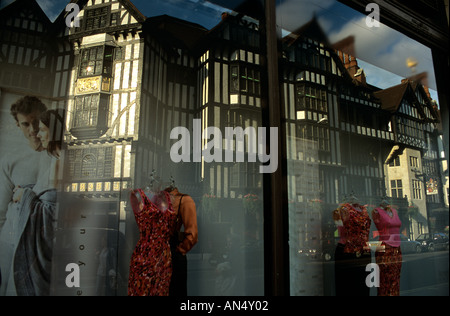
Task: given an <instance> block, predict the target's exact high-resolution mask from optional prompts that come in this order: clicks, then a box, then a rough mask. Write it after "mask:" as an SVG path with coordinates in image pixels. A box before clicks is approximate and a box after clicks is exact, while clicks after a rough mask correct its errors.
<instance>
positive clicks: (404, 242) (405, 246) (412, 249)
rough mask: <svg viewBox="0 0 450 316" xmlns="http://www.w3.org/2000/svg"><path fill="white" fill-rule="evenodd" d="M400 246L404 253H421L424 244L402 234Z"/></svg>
mask: <svg viewBox="0 0 450 316" xmlns="http://www.w3.org/2000/svg"><path fill="white" fill-rule="evenodd" d="M400 247H401V249H402V253H421V252H422V245H421V244H420V242H418V241H415V240H411V239H409V238H408V237H406V236H405V235H400Z"/></svg>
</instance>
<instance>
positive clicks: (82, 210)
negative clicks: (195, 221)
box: [0, 0, 448, 295]
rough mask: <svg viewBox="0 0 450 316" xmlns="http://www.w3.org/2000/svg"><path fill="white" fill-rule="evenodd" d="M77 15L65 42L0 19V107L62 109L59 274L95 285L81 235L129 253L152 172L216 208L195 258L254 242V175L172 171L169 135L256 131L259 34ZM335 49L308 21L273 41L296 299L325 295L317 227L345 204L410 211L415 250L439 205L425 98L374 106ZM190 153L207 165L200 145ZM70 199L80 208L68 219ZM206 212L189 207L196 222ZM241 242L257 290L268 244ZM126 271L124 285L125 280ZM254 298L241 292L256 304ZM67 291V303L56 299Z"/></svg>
mask: <svg viewBox="0 0 450 316" xmlns="http://www.w3.org/2000/svg"><path fill="white" fill-rule="evenodd" d="M74 2H75V3H77V4H79V6H80V8H81V11H80V15H79V17H80V27H76V28H67V27H66V24H65V15H66V13H65V12H63V13H62V14H61V15H60V16H59V17H58V19H57V20H56V21H55V22H54V23H51V22H50V21H48V19H47V18H46V16H45V14H44V13H43V12H42V10H41V9H40V7H39V6H38V5H37V4H36V2H35V1H34V0H33V1H30V0H17V1H16V2H14V4H12V5H11V6H9V7H7V8H5V9H4V10H2V11H0V14H1V16H2V17H4V18H2V19H1V21H0V23H3V24H2V25H1V28H0V37H1V47H0V49H1V50H0V65H1V67H0V87H1V89H2V95H1V98H2V101H3V100H5V99H7V100H10V99H12V96H14V97H15V96H18V95H22V94H26V93H33V94H37V95H39V96H42V97H43V98H44V99H45V100H47V103H49V104H51V105H52V106H53V107H56V106H63V105H65V106H67V109H68V117H67V133H66V155H65V157H66V161H65V162H66V178H65V180H66V182H65V188H64V189H65V195H64V197H67V199H64V200H63V203H62V205H63V206H64V207H65V208H64V209H65V210H66V211H65V212H62V213H61V217H60V226H61V227H60V228H65V229H67V232H70V233H67V234H66V235H64V236H63V237H64V238H60V240H64V242H65V244H64V245H59V246H60V247H62V248H63V250H65V251H67V260H68V262H69V260H70V262H79V261H83V262H84V263H85V264H86V266H85V267H83V269H92V270H89V271H95V269H94V268H92V266H93V265H95V260H94V258H95V257H96V256H95V249H91V248H89V244H88V243H89V242H90V240H92V239H89V238H88V237H89V229H87V230H86V227H88V228H89V227H95V228H97V229H100V230H101V229H113V230H114V231H115V232H119V233H120V234H126V236H127V243H128V244H129V245H132V244H133V242H134V240H133V238H135V233H136V232H135V231H134V230H133V229H134V227H135V223H134V218H133V217H132V214H131V212H128V211H127V201H128V190H129V189H130V188H136V187H145V186H147V185H148V184H149V175H150V173H151V172H152V170H156V173H157V175H158V176H160V177H162V178H163V180H165V181H168V180H169V178H170V176H174V178H175V181H176V183H177V185H178V186H179V188H180V190H181V191H184V192H187V193H189V194H191V195H192V196H193V197H194V198H195V199H196V201H198V202H200V197H201V196H202V195H203V194H205V193H206V194H210V193H211V194H212V195H213V196H214V197H215V198H216V199H217V201H215V202H216V203H214V205H215V206H214V208H216V209H215V210H214V212H215V214H214V216H212V218H214V220H213V221H214V222H215V223H214V225H211V223H207V224H208V225H205V226H207V228H205V230H204V232H205V234H204V235H203V236H204V238H202V240H201V241H200V243H199V245H198V247H197V248H196V249H195V250H196V251H197V250H198V251H205V252H207V251H210V250H211V248H216V249H220V248H222V247H219V246H223V245H226V244H227V243H228V242H229V241H230V240H231V239H232V238H236V235H238V233H239V234H242V235H244V234H243V233H242V231H243V230H244V229H246V227H251V226H252V225H253V224H255V222H256V224H257V226H258V227H257V229H262V219H261V218H262V217H261V214H262V212H263V210H262V209H261V210H260V212H261V214H259V216H255V220H254V222H251V220H249V219H248V218H247V217H246V215H245V212H244V211H243V206H242V205H243V203H242V198H243V197H245V196H246V195H248V194H249V193H254V194H257V195H260V197H262V181H263V177H262V175H261V174H260V173H259V171H258V170H259V163H254V162H244V163H236V162H216V163H206V162H205V161H204V160H200V161H196V162H194V163H192V162H191V163H185V162H182V163H178V164H175V163H172V162H171V160H170V149H171V144H172V143H171V139H170V132H171V130H172V129H173V128H174V127H178V126H181V127H186V128H188V130H189V131H191V135H192V129H193V120H194V119H195V118H200V119H201V120H202V129H204V128H206V127H209V126H214V127H217V128H219V129H220V130H221V131H222V132H223V131H224V128H225V127H233V128H237V127H242V128H244V129H245V128H246V127H255V128H256V127H259V126H261V122H262V120H261V108H262V107H263V105H264V100H263V95H264V94H263V91H262V87H263V86H264V85H263V80H264V79H263V78H264V77H265V75H264V65H263V60H264V58H263V57H264V56H261V51H262V50H261V49H260V40H261V38H260V32H259V25H258V22H257V21H254V20H252V19H250V18H246V17H242V16H240V15H236V16H234V15H231V14H224V15H223V20H222V21H221V22H220V23H219V24H218V25H217V26H216V27H215V28H213V29H212V30H209V31H208V30H206V29H204V28H203V27H201V26H199V25H196V24H193V23H189V22H186V21H182V20H179V19H175V18H171V17H169V16H160V17H154V18H149V19H147V18H145V17H144V16H143V15H142V14H141V13H140V12H139V11H138V10H137V9H136V7H135V6H134V5H133V4H132V3H131V2H130V1H128V0H120V1H119V0H111V1H95V0H89V1H87V0H80V1H74ZM25 3H26V4H25ZM340 44H341V45H336V46H333V48H332V47H331V46H330V45H329V43H328V40H327V38H326V37H325V35H324V34H323V32H322V31H321V29H320V27H319V25H318V23H317V20H315V19H313V20H312V21H311V22H309V23H307V24H306V25H304V26H303V27H302V28H300V29H298V30H296V31H295V32H293V33H291V34H289V35H288V36H286V37H285V38H284V39H283V40H282V51H283V52H282V55H281V58H280V66H281V68H280V69H281V72H282V73H281V76H280V77H281V78H282V82H281V87H280V88H281V91H282V95H283V98H282V100H283V103H282V106H283V113H284V117H283V119H284V124H285V127H286V131H287V135H283V137H285V138H286V140H287V151H286V154H287V166H288V170H287V172H288V174H287V181H288V189H289V207H290V208H289V216H290V217H291V218H290V221H289V222H290V237H291V238H290V245H291V250H292V251H291V274H292V280H295V281H293V282H292V284H293V288H292V294H293V295H297V294H306V295H319V294H323V292H322V287H321V284H322V282H325V281H324V280H322V278H321V276H322V271H321V269H322V267H321V266H320V265H308V264H305V262H307V261H305V260H310V259H311V258H312V257H314V258H320V256H321V255H322V253H324V247H325V245H324V242H328V243H332V242H333V240H332V237H330V235H329V234H328V232H326V231H325V230H326V229H325V226H326V225H327V224H329V222H330V221H331V212H332V211H333V209H334V208H335V207H336V206H337V205H338V204H339V203H340V202H342V201H343V200H345V197H346V196H347V195H349V194H350V193H354V194H355V195H356V196H357V197H358V198H359V199H360V201H361V202H362V203H363V204H369V205H378V203H379V202H380V201H381V199H382V197H383V196H384V195H386V194H388V195H389V196H391V197H392V199H393V201H394V200H395V201H399V202H401V203H403V201H404V197H405V195H407V197H408V200H409V201H410V202H411V203H414V205H416V206H418V210H419V213H418V214H415V217H414V218H413V222H412V226H411V227H410V228H409V227H408V229H409V230H410V233H411V234H412V236H414V237H415V236H417V234H418V233H419V232H420V231H421V230H423V231H426V230H427V225H428V221H429V220H430V218H429V217H428V216H433V209H437V208H438V207H439V205H441V204H440V203H441V198H442V192H440V191H439V190H440V188H441V187H442V186H438V194H437V195H435V194H433V195H428V196H426V200H425V190H424V186H423V185H424V182H425V181H429V179H428V177H429V178H433V179H435V178H436V179H439V177H440V173H439V171H438V170H439V169H438V166H437V163H438V158H439V155H438V151H437V142H435V139H436V137H437V135H436V134H435V128H436V126H435V124H436V117H437V116H436V115H437V113H436V112H435V109H434V107H433V106H432V104H431V103H430V102H429V100H428V98H427V96H426V94H424V89H423V86H422V85H421V84H420V83H418V82H417V81H416V80H414V79H411V80H409V81H405V82H403V83H401V84H400V85H398V86H396V87H393V88H391V89H386V90H381V91H380V90H379V89H377V88H376V87H373V86H370V85H368V84H367V83H366V81H365V75H364V71H363V70H362V69H359V67H358V64H357V61H356V60H355V59H354V58H353V57H352V56H351V54H348V53H344V51H345V50H344V49H342V47H341V46H342V45H343V43H340ZM8 102H9V101H8ZM5 106H6V104H5V103H3V104H2V111H4V108H5ZM193 141H194V140H193ZM199 141H201V146H202V147H201V148H202V149H204V148H205V146H206V143H207V141H206V140H199ZM222 145H223V147H222V148H224V149H229V148H226V145H225V144H222ZM190 146H191V147H193V144H192V143H191V144H190ZM232 146H233V149H234V150H235V151H236V152H237V151H243V152H244V157H245V159H244V160H245V161H248V159H246V158H248V154H249V152H250V151H251V150H254V148H251V147H249V145H248V143H246V142H243V143H239V142H237V141H235V142H234V143H233V144H232ZM191 158H192V157H191ZM191 161H192V159H191ZM399 164H400V165H399ZM411 169H413V170H416V171H417V172H415V171H413V170H411ZM447 172H448V171H447ZM424 177H425V178H424ZM69 198H70V199H69ZM72 198H77V199H79V200H81V202H82V204H81V205H83V207H81V206H80V204H69V203H66V204H67V205H66V204H65V202H66V201H73V200H72ZM258 202H260V201H258ZM204 205H205V204H203V205H202V204H201V203H199V209H198V210H199V218H201V219H203V218H206V216H203V215H205V213H206V207H205V209H202V207H204ZM255 205H258V206H260V205H259V204H257V203H255ZM66 206H67V207H66ZM79 206H80V207H79ZM402 207H404V208H405V209H406V208H407V205H403V204H402ZM427 211H428V212H429V213H427ZM202 212H203V213H202ZM447 214H448V212H447ZM435 217H436V216H435ZM447 217H448V215H447ZM252 219H253V218H252ZM246 221H247V222H246ZM86 225H87V226H86ZM447 225H448V224H447ZM211 227H213V228H211ZM230 227H232V229H230ZM253 228H254V227H252V229H253ZM208 229H209V231H208ZM257 229H256V230H257ZM327 229H328V228H327ZM217 231H220V232H221V233H220V236H217ZM245 233H246V234H245V235H246V236H245V237H242V236H239V237H242V238H243V245H244V246H243V247H242V248H239V249H240V250H242V249H245V253H248V254H251V258H250V257H249V258H247V256H246V255H243V254H242V253H241V254H240V258H239V260H237V262H238V264H239V265H240V266H243V265H244V264H245V265H246V266H250V267H252V268H255V267H256V268H255V269H254V271H253V272H252V273H249V276H248V277H249V278H254V280H256V279H257V280H258V282H262V277H261V276H262V265H263V260H262V259H261V257H260V255H261V253H262V244H261V242H260V241H261V240H260V236H262V234H259V233H254V234H253V236H252V237H248V235H250V234H248V233H249V231H246V232H245ZM252 233H253V231H252ZM227 234H230V236H227ZM97 235H99V234H98V233H96V236H97ZM231 235H233V236H231ZM325 235H326V236H327V237H324V236H325ZM331 235H332V234H331ZM255 236H258V237H255ZM247 237H248V238H247ZM228 238H229V239H228ZM246 238H247V239H246ZM117 240H119V238H117ZM75 242H77V243H78V244H70V243H75ZM69 244H70V247H71V248H69V246H68V245H69ZM211 245H212V247H211ZM64 247H65V248H64ZM208 247H209V248H208ZM92 248H93V247H92ZM73 249H75V250H74V251H69V250H73ZM119 250H120V251H121V252H120V253H119V257H120V258H128V257H129V254H130V251H131V249H130V248H127V247H123V248H121V249H119ZM61 253H63V252H61ZM312 253H314V256H311V254H312ZM65 254H66V253H65V252H64V255H65ZM297 255H298V256H297ZM64 259H66V258H64ZM259 259H261V260H259ZM124 261H125V262H121V263H120V264H119V269H120V265H124V266H125V269H124V270H126V268H127V267H126V264H128V262H127V260H125V259H124ZM63 270H64V268H63V267H62V268H61V271H63ZM255 271H256V272H255ZM86 282H87V284H89V281H86ZM258 284H259V285H261V286H260V287H259V286H252V287H250V286H247V288H246V287H245V286H244V287H242V289H245V290H243V291H244V292H245V293H246V294H254V292H252V291H253V290H255V289H256V291H257V292H258V293H256V294H262V293H261V291H262V288H263V285H262V283H258ZM306 286H307V287H306ZM61 289H62V290H66V291H69V290H68V289H66V288H65V286H64V284H62V285H61ZM62 290H61V291H62ZM82 290H83V291H84V293H85V294H88V293H89V291H90V289H87V288H83V289H82ZM61 293H62V292H61ZM201 294H203V293H201Z"/></svg>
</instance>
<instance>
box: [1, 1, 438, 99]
mask: <svg viewBox="0 0 450 316" xmlns="http://www.w3.org/2000/svg"><path fill="white" fill-rule="evenodd" d="M0 2H1V3H2V5H1V6H5V5H7V4H8V3H11V2H13V0H0ZM37 2H38V3H39V5H40V6H41V7H42V9H43V10H44V12H46V14H47V15H48V17H49V18H50V20H52V21H53V20H54V19H55V18H56V17H57V16H58V15H59V14H60V13H61V12H62V11H63V10H64V8H65V6H66V5H67V3H69V0H37ZM132 2H133V3H134V5H135V6H136V7H137V8H138V9H139V10H140V11H141V12H142V14H144V15H145V16H147V17H151V16H158V15H162V14H167V15H171V16H174V17H177V18H180V19H184V20H188V21H191V22H194V23H198V24H200V25H202V26H204V27H206V28H208V29H209V28H212V27H214V26H215V25H217V24H218V23H219V22H220V17H221V14H222V12H224V11H228V9H225V8H222V7H219V6H217V5H214V4H212V3H211V2H209V1H207V0H150V1H149V0H132ZM234 2H236V1H234ZM380 14H383V12H380ZM313 16H316V17H317V19H318V21H319V24H320V25H321V27H322V28H323V30H324V31H325V33H326V34H327V36H328V38H329V39H330V42H331V43H334V42H337V41H339V40H341V39H343V38H345V37H347V36H349V35H353V36H354V37H355V51H356V55H357V56H356V57H357V58H358V59H359V61H360V66H361V67H362V68H364V70H365V73H366V75H367V80H368V82H369V83H370V84H373V85H375V86H377V87H380V88H387V87H390V86H393V85H396V84H399V83H400V80H401V79H402V78H404V77H408V76H410V75H411V74H413V71H412V70H411V69H410V68H408V67H407V65H406V60H407V58H412V59H415V60H416V61H417V62H418V66H417V68H416V69H415V71H416V73H420V72H427V73H428V85H429V87H430V89H432V91H431V92H432V97H433V98H434V99H437V96H436V92H435V91H434V90H435V87H436V83H435V77H434V70H433V62H432V55H431V50H430V49H429V48H427V47H425V46H423V45H421V44H420V43H418V42H416V41H414V40H412V39H410V38H408V37H406V36H405V35H403V34H401V33H399V32H397V31H395V30H393V29H390V28H389V27H387V26H385V25H383V24H381V26H380V27H378V28H377V27H374V28H370V27H368V26H367V25H366V23H365V21H366V16H365V15H363V14H361V13H359V12H356V11H354V10H352V9H350V8H348V7H346V6H344V5H342V4H340V3H339V2H338V1H337V0H277V24H278V26H279V27H280V28H282V29H284V30H286V31H285V32H284V33H286V32H287V31H290V30H294V29H296V28H298V27H300V26H302V25H303V24H304V23H306V22H308V21H309V20H310V19H311V18H312V17H313Z"/></svg>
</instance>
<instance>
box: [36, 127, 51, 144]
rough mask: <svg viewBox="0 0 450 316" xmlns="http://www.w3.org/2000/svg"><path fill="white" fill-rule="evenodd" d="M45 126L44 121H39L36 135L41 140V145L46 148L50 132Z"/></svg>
mask: <svg viewBox="0 0 450 316" xmlns="http://www.w3.org/2000/svg"><path fill="white" fill-rule="evenodd" d="M49 132H50V131H49V129H48V127H47V126H45V124H44V123H42V122H39V132H38V134H37V137H38V138H39V139H40V140H41V143H42V147H44V148H48V142H49V141H50V133H49Z"/></svg>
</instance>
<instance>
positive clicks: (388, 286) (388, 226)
mask: <svg viewBox="0 0 450 316" xmlns="http://www.w3.org/2000/svg"><path fill="white" fill-rule="evenodd" d="M372 218H373V221H374V223H375V225H376V227H377V229H378V232H379V234H380V241H381V242H382V244H381V245H382V248H381V249H380V250H377V252H376V253H375V258H376V263H377V264H378V266H379V267H380V287H379V288H378V296H398V295H400V273H401V269H402V252H401V249H400V228H401V226H402V222H401V221H400V218H399V216H398V214H397V210H395V209H393V208H392V207H391V206H390V205H389V202H388V201H387V200H386V199H384V200H383V201H382V202H381V203H380V206H379V207H377V208H376V209H374V210H373V211H372Z"/></svg>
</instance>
